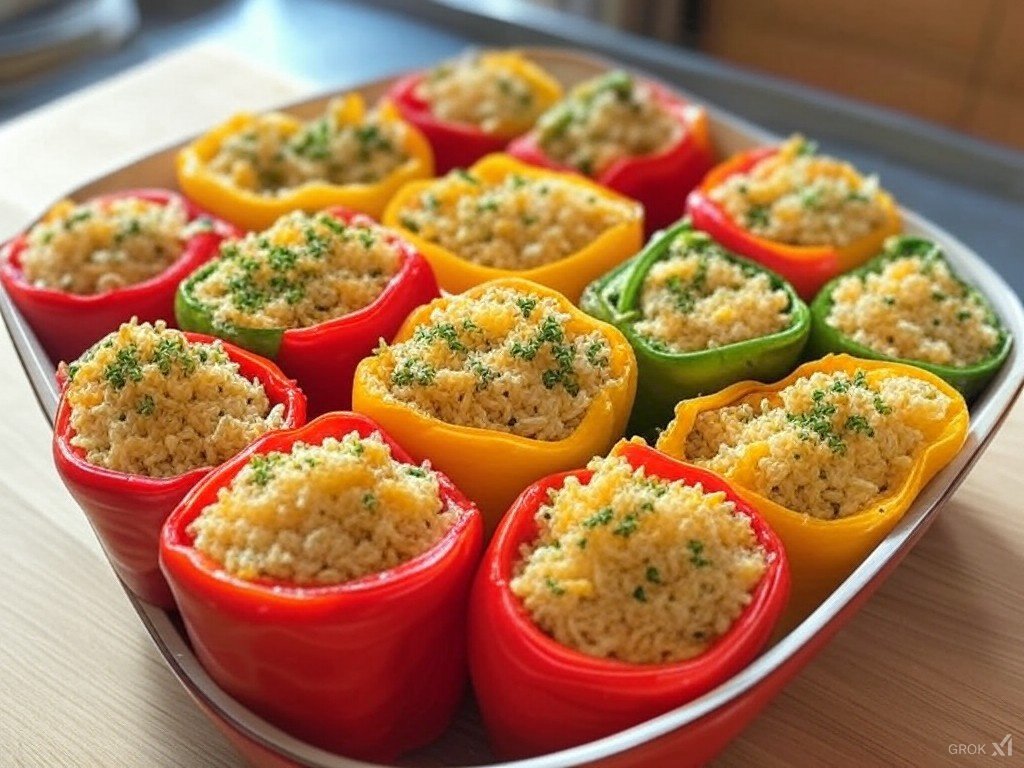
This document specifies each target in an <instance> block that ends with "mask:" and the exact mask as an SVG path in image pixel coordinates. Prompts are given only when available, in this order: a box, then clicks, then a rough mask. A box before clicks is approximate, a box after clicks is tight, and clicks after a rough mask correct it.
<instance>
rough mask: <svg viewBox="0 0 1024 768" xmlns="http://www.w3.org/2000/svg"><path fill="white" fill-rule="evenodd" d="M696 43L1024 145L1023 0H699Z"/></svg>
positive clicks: (754, 65)
mask: <svg viewBox="0 0 1024 768" xmlns="http://www.w3.org/2000/svg"><path fill="white" fill-rule="evenodd" d="M698 26H699V30H700V32H699V46H700V47H701V49H703V50H704V51H705V52H707V53H710V54H712V55H714V56H717V57H720V58H723V59H726V60H729V61H732V62H734V63H736V64H740V65H743V66H746V67H749V68H752V69H756V70H759V71H762V72H766V73H770V74H775V75H779V76H782V77H786V78H790V79H793V80H797V81H799V82H803V83H807V84H809V85H814V86H818V87H821V88H825V89H828V90H832V91H836V92H838V93H842V94H846V95H848V96H852V97H855V98H858V99H862V100H864V101H868V102H872V103H875V104H880V105H883V106H886V107H892V108H895V109H899V110H903V111H905V112H909V113H911V114H914V115H918V116H920V117H923V118H926V119H929V120H934V121H937V122H939V123H943V124H945V125H948V126H950V127H952V128H957V129H960V130H963V131H966V132H968V133H971V134H974V135H976V136H978V137H980V138H985V139H990V140H993V141H998V142H1002V143H1005V144H1010V145H1013V146H1017V147H1020V148H1024V0H969V1H968V0H884V2H875V1H874V0H872V1H870V2H865V1H862V2H850V0H705V1H704V2H702V3H701V4H700V19H699V25H698Z"/></svg>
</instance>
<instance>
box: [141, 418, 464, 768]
mask: <svg viewBox="0 0 1024 768" xmlns="http://www.w3.org/2000/svg"><path fill="white" fill-rule="evenodd" d="M482 547H483V526H482V524H481V521H480V514H479V512H477V510H476V508H475V507H473V505H472V504H471V503H470V502H469V501H468V500H467V499H466V498H465V497H464V496H463V495H462V493H460V491H459V490H458V489H457V488H456V487H455V486H454V485H452V483H451V481H450V480H448V478H446V477H445V476H444V475H442V474H440V473H438V472H436V471H434V470H433V469H432V468H431V467H430V465H429V464H422V465H421V464H416V463H414V462H412V461H411V460H410V458H409V456H408V455H406V453H405V451H404V450H402V448H401V447H399V445H397V444H396V443H395V442H394V441H393V440H392V439H391V438H390V437H388V436H387V435H386V434H385V433H384V432H382V431H381V430H380V428H379V427H378V426H377V425H376V424H374V423H373V422H371V421H370V420H369V419H365V418H363V417H361V416H358V415H356V414H352V413H331V414H328V415H326V416H323V417H321V418H319V419H317V420H315V421H313V422H310V423H309V424H308V425H306V426H305V427H303V428H301V429H296V430H292V431H288V432H279V433H277V434H273V435H268V436H266V437H265V438H263V439H261V440H259V441H258V442H256V443H254V444H253V445H252V446H251V447H250V448H249V449H248V450H246V451H245V452H244V453H242V454H241V455H239V456H238V457H236V458H235V459H234V460H232V461H230V462H228V463H227V464H225V465H223V466H222V467H220V468H219V469H217V470H216V471H214V472H213V473H212V474H211V475H210V476H209V477H207V478H206V479H205V480H204V481H203V482H202V483H201V484H200V485H198V486H197V487H196V489H195V490H194V491H193V492H192V493H191V494H190V495H189V496H188V497H187V498H186V499H185V500H184V501H183V502H182V503H181V505H180V506H179V507H178V508H177V509H176V510H175V511H174V512H173V514H172V515H171V516H170V518H169V519H168V521H167V524H166V525H165V527H164V529H163V534H162V537H161V543H160V564H161V567H162V568H163V572H164V574H166V576H167V580H168V582H169V583H170V585H171V589H172V591H173V593H174V598H175V600H176V602H177V604H178V607H179V608H180V610H181V616H182V619H183V620H184V622H185V629H186V630H187V631H188V635H189V638H190V639H191V640H192V646H193V647H194V648H195V650H196V655H197V656H198V657H199V661H200V662H201V663H202V665H203V666H204V667H205V669H206V671H207V672H209V674H210V676H211V677H212V678H213V679H214V680H215V681H216V682H217V684H218V685H219V686H221V688H223V689H224V690H225V691H226V692H227V693H228V694H229V695H231V696H233V697H235V698H236V699H238V700H239V701H240V702H241V703H242V704H243V705H245V706H246V707H249V708H250V709H252V710H253V711H254V712H256V713H257V714H258V715H260V716H261V717H264V718H266V719H267V720H268V721H270V722H271V723H273V724H274V725H276V726H278V727H279V728H282V729H283V730H285V731H287V732H288V733H290V734H292V735H293V736H297V737H298V738H300V739H302V740H304V741H308V742H310V743H312V744H314V745H316V746H318V747H321V748H323V749H326V750H330V751H332V752H338V753H341V754H343V755H346V756H348V757H354V758H358V759H362V760H372V761H375V762H377V761H380V762H389V763H390V762H391V761H392V760H394V759H395V758H396V757H397V756H398V755H399V754H401V753H403V752H407V751H409V750H411V749H415V748H416V747H421V746H424V745H425V744H427V743H429V742H430V741H433V740H434V739H436V738H437V737H438V736H439V735H440V734H441V733H442V732H443V731H444V729H445V728H446V727H447V725H448V722H449V721H450V720H451V717H452V715H453V713H454V711H455V708H456V706H457V705H458V703H459V701H460V700H461V698H462V695H463V693H464V689H465V683H466V602H467V595H468V592H469V588H470V583H471V581H472V578H473V574H474V572H475V571H476V566H477V563H478V561H479V559H480V552H481V549H482Z"/></svg>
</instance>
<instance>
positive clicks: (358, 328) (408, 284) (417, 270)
mask: <svg viewBox="0 0 1024 768" xmlns="http://www.w3.org/2000/svg"><path fill="white" fill-rule="evenodd" d="M325 213H328V214H330V215H332V216H334V217H335V218H337V219H338V220H339V221H342V222H344V223H346V224H357V225H358V224H368V223H375V222H374V221H373V219H371V218H369V217H368V216H365V215H363V214H361V213H355V212H353V211H349V210H347V209H345V208H330V209H328V210H327V211H325ZM388 237H390V239H391V241H392V242H394V243H395V245H396V246H397V248H398V250H399V251H400V253H401V254H402V264H401V266H400V267H399V269H398V272H396V273H395V275H394V277H392V278H391V281H390V282H389V283H388V284H387V285H386V286H384V290H382V291H381V293H380V295H379V296H378V297H377V298H376V299H375V300H374V301H373V302H371V303H370V304H368V305H367V306H365V307H363V308H362V309H358V310H356V311H355V312H351V313H349V314H347V315H344V316H342V317H337V318H334V319H333V320H328V321H326V322H323V323H318V324H316V325H313V326H310V327H308V328H270V329H263V328H240V327H230V328H229V327H224V326H221V325H219V324H218V323H216V322H215V321H214V319H213V317H212V314H211V313H210V311H209V310H208V308H207V307H206V306H205V305H204V304H203V303H202V302H201V301H200V300H199V299H198V298H197V297H196V296H195V295H194V293H193V291H192V284H193V282H194V280H195V279H197V276H201V274H202V273H201V272H199V273H195V274H193V275H192V276H190V277H188V278H186V279H185V280H184V281H182V283H181V285H180V286H179V288H178V294H177V297H176V299H175V306H174V311H175V316H176V317H177V320H178V323H179V325H180V326H181V327H182V328H185V329H188V330H192V331H199V332H202V333H208V334H210V335H212V336H219V337H220V338H223V339H227V340H228V341H231V342H232V343H234V344H237V345H238V346H240V347H244V348H246V349H249V350H252V351H253V352H257V353H258V354H261V355H263V356H264V357H267V358H270V359H271V360H273V361H274V362H276V363H277V364H278V365H279V366H281V369H282V370H283V371H284V372H285V373H287V374H288V375H289V376H291V377H292V378H294V379H295V380H296V381H298V383H299V386H301V387H302V391H303V392H304V393H305V395H306V398H307V399H308V401H309V412H310V415H311V416H319V415H320V414H322V413H327V412H328V411H338V410H345V409H347V408H351V407H352V378H353V375H354V374H355V369H356V365H358V363H359V361H360V360H362V359H363V358H364V357H367V356H368V355H369V354H370V353H371V352H372V351H373V349H374V348H375V347H376V346H377V343H378V341H379V340H380V339H381V338H385V339H388V340H390V339H391V337H392V336H394V335H395V333H397V332H398V328H399V327H400V326H401V325H402V322H403V321H404V320H405V318H406V316H408V314H409V313H410V312H412V310H413V309H415V308H416V307H418V306H420V305H421V304H426V303H427V302H429V301H431V300H433V299H435V298H437V297H438V296H439V295H440V294H439V292H438V288H437V281H436V280H435V278H434V273H433V271H432V270H431V269H430V265H429V264H428V263H427V261H426V259H425V258H424V257H423V255H422V254H421V253H420V252H419V251H418V250H416V248H414V247H413V246H412V245H410V244H409V243H408V242H406V241H405V240H403V239H402V238H400V237H399V236H398V235H397V234H394V233H393V232H391V231H390V230H388Z"/></svg>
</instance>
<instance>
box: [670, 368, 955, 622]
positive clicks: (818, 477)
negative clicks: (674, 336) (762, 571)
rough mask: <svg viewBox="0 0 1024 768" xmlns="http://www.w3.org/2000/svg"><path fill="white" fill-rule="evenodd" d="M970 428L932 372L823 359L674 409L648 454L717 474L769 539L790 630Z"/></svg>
mask: <svg viewBox="0 0 1024 768" xmlns="http://www.w3.org/2000/svg"><path fill="white" fill-rule="evenodd" d="M968 420H969V419H968V414H967V406H966V404H965V403H964V399H963V398H962V397H961V396H960V393H959V392H957V391H956V390H955V389H954V388H953V387H951V386H950V385H949V384H947V383H946V382H945V381H943V380H942V379H940V378H939V377H938V376H935V375H933V374H931V373H928V372H927V371H924V370H921V369H920V368H916V367H914V366H910V365H903V364H901V363H895V362H884V361H876V360H861V359H858V358H854V357H850V356H848V355H829V356H827V357H825V358H823V359H821V360H817V361H815V362H812V363H806V364H804V365H802V366H800V367H799V368H797V369H796V371H794V372H793V373H792V374H791V375H790V376H788V377H786V378H785V379H783V380H782V381H780V382H777V383H775V384H759V383H757V382H741V383H739V384H735V385H733V386H731V387H728V388H726V389H724V390H722V391H721V392H718V393H716V394H713V395H708V396H706V397H700V398H696V399H694V400H685V401H683V402H681V403H680V404H679V406H678V407H677V408H676V418H675V421H673V422H672V424H671V425H670V426H669V428H668V430H667V431H666V432H664V433H663V434H662V436H661V438H660V439H659V440H658V448H659V449H660V450H662V451H664V452H665V453H667V454H669V455H670V456H675V457H678V458H680V459H682V460H683V461H688V462H691V463H694V464H697V465H700V466H703V467H706V468H708V469H710V470H712V471H714V472H717V473H718V474H720V475H722V476H724V477H725V478H726V479H728V480H729V481H730V482H731V483H733V484H734V485H735V486H736V488H737V490H738V491H739V492H740V493H742V494H743V495H744V496H745V497H746V498H747V499H749V500H750V503H751V504H753V505H754V506H755V507H756V508H757V509H758V510H759V511H760V512H761V514H762V515H764V517H765V519H766V520H767V521H768V524H769V525H771V526H772V528H773V529H774V530H775V532H776V533H778V534H779V536H780V537H781V538H782V542H783V544H785V546H786V553H787V554H788V555H789V562H790V565H791V566H792V569H793V600H792V602H791V610H790V611H789V612H788V619H787V622H786V623H787V625H792V624H794V623H795V622H796V621H797V620H799V619H802V618H804V617H805V616H806V615H807V613H809V612H810V611H811V610H813V609H814V608H816V607H817V605H818V603H819V602H821V600H823V599H824V598H825V597H827V596H828V594H829V593H830V592H831V591H832V590H833V589H834V588H835V587H836V586H837V585H838V584H839V583H840V582H841V581H842V580H843V579H845V578H846V577H847V576H848V575H849V574H850V573H851V572H852V571H853V569H854V568H855V567H856V566H857V565H858V564H859V563H860V562H861V560H863V559H864V558H865V557H866V556H867V555H868V553H870V552H871V550H872V549H874V547H875V546H876V545H877V544H878V543H879V542H880V541H881V540H882V539H883V538H884V537H885V535H886V534H887V533H889V531H891V530H892V528H893V526H895V525H896V523H897V522H899V520H900V518H901V517H902V516H903V514H904V512H906V511H907V509H908V508H909V507H910V505H911V504H913V503H914V499H916V498H917V495H918V493H919V492H920V491H921V489H922V488H923V487H924V486H925V485H926V484H927V483H928V481H929V480H931V478H932V477H933V476H934V475H935V474H936V473H937V472H939V470H941V469H942V468H943V467H944V466H945V465H946V464H948V463H949V461H950V460H951V459H952V458H953V457H954V456H955V455H956V454H957V452H959V450H960V448H961V446H962V445H963V444H964V440H965V439H966V437H967V428H968Z"/></svg>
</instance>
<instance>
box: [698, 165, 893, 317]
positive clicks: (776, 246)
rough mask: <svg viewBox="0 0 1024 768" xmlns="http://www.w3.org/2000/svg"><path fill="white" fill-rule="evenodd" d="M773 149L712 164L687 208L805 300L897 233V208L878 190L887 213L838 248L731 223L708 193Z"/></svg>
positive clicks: (729, 246)
mask: <svg viewBox="0 0 1024 768" xmlns="http://www.w3.org/2000/svg"><path fill="white" fill-rule="evenodd" d="M778 151H779V148H778V147H759V148H756V149H751V150H747V151H746V152H740V153H739V154H737V155H734V156H733V157H731V158H729V159H728V160H726V161H725V162H723V163H720V164H719V165H717V166H715V167H714V168H713V169H712V170H711V172H710V173H708V174H707V176H705V177H704V180H703V181H702V182H701V184H700V186H699V187H697V188H696V189H694V190H693V191H692V192H691V193H690V196H689V198H688V199H687V201H686V212H687V214H688V215H689V216H690V219H691V221H692V222H693V226H694V227H696V228H697V229H700V230H703V231H704V232H707V233H708V234H709V235H711V237H713V238H714V239H715V240H717V241H718V242H719V243H720V244H721V245H723V246H724V247H725V248H727V249H729V250H730V251H733V252H734V253H738V254H740V255H741V256H746V257H747V258H748V259H753V260H754V261H756V262H759V263H760V264H763V265H764V266H766V267H768V269H771V270H772V271H774V272H778V273H779V274H780V275H782V276H783V277H784V278H785V279H786V280H788V281H789V283H790V284H791V285H792V286H793V287H794V288H796V292H797V293H798V294H800V298H802V299H804V300H805V301H810V300H811V299H813V298H814V295H815V294H816V293H817V292H818V290H819V289H820V288H821V287H822V286H823V285H824V284H825V283H826V282H828V281H829V280H831V279H832V278H833V277H835V276H836V275H838V274H840V273H842V272H848V271H849V270H851V269H853V268H854V267H857V266H859V265H860V264H862V263H863V262H865V261H867V260H868V259H869V258H871V257H872V256H874V255H875V254H877V253H879V252H880V251H881V250H882V245H883V243H884V242H885V240H886V238H888V237H889V236H891V235H895V234H897V233H898V232H899V231H900V227H901V224H900V215H899V210H898V209H897V207H896V204H895V202H894V201H893V200H892V198H891V197H890V196H889V195H888V194H887V193H886V192H879V194H880V196H881V197H880V199H881V203H882V205H883V207H884V208H885V209H886V213H887V217H886V221H885V223H884V224H883V225H882V226H881V227H879V228H878V230H877V231H876V232H871V233H869V234H867V235H865V236H864V237H863V238H861V239H859V240H856V241H854V242H852V243H850V244H849V245H846V246H842V247H838V246H829V245H823V246H800V245H787V244H785V243H778V242H775V241H772V240H769V239H767V238H764V237H760V236H758V235H755V234H754V233H752V232H750V231H749V230H747V229H745V228H744V227H743V226H741V225H740V224H738V223H736V222H735V221H733V220H732V219H731V218H730V217H729V215H728V214H727V213H726V212H725V211H724V210H723V209H722V207H721V206H719V205H718V203H716V202H714V201H713V200H712V199H711V197H710V192H711V190H712V189H714V188H715V187H717V186H719V185H720V184H722V182H724V181H725V180H726V179H727V178H729V177H730V176H734V175H736V174H738V173H747V172H748V171H749V170H750V169H751V168H753V167H754V166H755V165H757V164H758V163H760V162H761V161H762V160H766V159H767V158H769V157H771V156H772V155H774V154H776V153H777V152H778Z"/></svg>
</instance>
